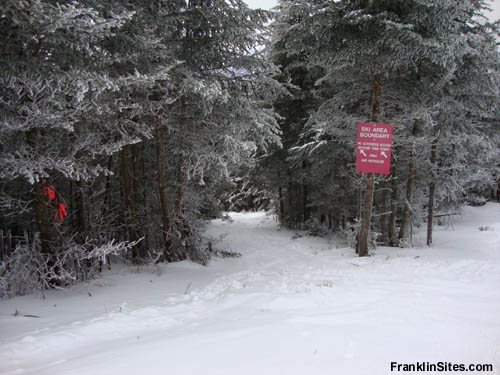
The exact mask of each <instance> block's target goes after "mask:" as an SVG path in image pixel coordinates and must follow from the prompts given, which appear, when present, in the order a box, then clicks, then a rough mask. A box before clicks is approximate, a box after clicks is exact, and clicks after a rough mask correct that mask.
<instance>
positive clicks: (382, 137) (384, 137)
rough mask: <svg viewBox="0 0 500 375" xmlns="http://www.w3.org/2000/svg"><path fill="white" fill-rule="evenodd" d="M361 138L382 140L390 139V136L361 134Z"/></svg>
mask: <svg viewBox="0 0 500 375" xmlns="http://www.w3.org/2000/svg"><path fill="white" fill-rule="evenodd" d="M359 137H360V138H380V139H389V137H390V135H389V134H381V133H359Z"/></svg>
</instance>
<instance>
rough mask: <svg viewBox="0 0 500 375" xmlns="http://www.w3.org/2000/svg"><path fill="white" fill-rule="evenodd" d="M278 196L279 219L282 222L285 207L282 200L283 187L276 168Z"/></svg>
mask: <svg viewBox="0 0 500 375" xmlns="http://www.w3.org/2000/svg"><path fill="white" fill-rule="evenodd" d="M278 198H279V201H280V211H279V221H280V223H282V222H283V215H284V214H285V207H284V202H283V188H282V187H281V176H280V171H279V170H278Z"/></svg>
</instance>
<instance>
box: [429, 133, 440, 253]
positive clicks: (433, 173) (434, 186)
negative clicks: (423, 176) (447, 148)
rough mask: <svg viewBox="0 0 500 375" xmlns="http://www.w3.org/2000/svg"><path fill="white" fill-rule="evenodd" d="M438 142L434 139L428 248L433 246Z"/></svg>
mask: <svg viewBox="0 0 500 375" xmlns="http://www.w3.org/2000/svg"><path fill="white" fill-rule="evenodd" d="M437 142H438V138H437V137H436V138H434V140H433V141H432V146H431V168H432V170H431V173H432V179H431V182H430V183H429V203H428V206H429V207H428V213H427V246H431V244H432V225H433V221H434V199H435V195H436V172H435V170H434V167H435V165H436V159H437Z"/></svg>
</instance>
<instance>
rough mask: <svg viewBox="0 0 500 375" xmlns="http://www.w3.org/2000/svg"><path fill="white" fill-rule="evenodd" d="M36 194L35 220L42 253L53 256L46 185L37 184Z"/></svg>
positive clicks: (35, 187)
mask: <svg viewBox="0 0 500 375" xmlns="http://www.w3.org/2000/svg"><path fill="white" fill-rule="evenodd" d="M33 189H34V193H35V218H36V224H37V227H38V231H39V232H40V246H41V250H42V253H44V254H46V255H48V256H52V255H53V254H52V246H51V237H52V236H51V227H50V221H49V210H48V201H47V199H48V198H47V197H45V196H44V193H43V190H44V183H43V182H40V181H39V182H35V184H34V186H33Z"/></svg>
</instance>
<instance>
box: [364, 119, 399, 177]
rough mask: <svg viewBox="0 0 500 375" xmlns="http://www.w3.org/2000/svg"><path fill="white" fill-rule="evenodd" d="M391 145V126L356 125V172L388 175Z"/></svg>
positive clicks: (365, 123) (370, 123)
mask: <svg viewBox="0 0 500 375" xmlns="http://www.w3.org/2000/svg"><path fill="white" fill-rule="evenodd" d="M391 143H392V125H391V124H375V123H372V122H360V123H358V144H357V147H356V172H365V173H379V174H389V173H390V169H391Z"/></svg>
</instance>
